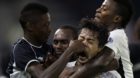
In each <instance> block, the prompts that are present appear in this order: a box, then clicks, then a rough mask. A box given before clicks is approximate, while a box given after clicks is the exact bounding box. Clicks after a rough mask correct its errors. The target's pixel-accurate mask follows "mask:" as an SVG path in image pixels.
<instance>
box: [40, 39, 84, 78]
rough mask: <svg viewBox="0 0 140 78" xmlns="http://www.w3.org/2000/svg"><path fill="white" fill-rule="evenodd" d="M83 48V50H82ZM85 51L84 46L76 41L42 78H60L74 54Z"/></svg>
mask: <svg viewBox="0 0 140 78" xmlns="http://www.w3.org/2000/svg"><path fill="white" fill-rule="evenodd" d="M81 48H82V49H81ZM83 50H84V45H83V44H82V43H81V42H80V41H78V40H75V41H73V42H71V43H70V46H69V47H68V48H67V49H66V51H65V52H64V53H63V54H62V55H61V56H60V58H59V59H58V60H57V61H55V62H54V63H53V64H52V65H51V66H50V67H49V68H47V69H46V70H45V71H44V72H43V74H42V76H41V77H40V78H58V76H59V75H60V73H61V72H62V71H63V69H64V68H65V66H66V64H67V62H68V61H69V59H70V58H71V56H72V54H73V53H74V52H79V51H83Z"/></svg>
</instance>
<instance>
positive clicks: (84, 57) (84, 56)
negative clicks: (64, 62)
mask: <svg viewBox="0 0 140 78" xmlns="http://www.w3.org/2000/svg"><path fill="white" fill-rule="evenodd" d="M78 56H79V57H78V61H79V63H81V64H84V63H86V62H88V60H89V59H88V56H87V54H86V52H81V53H79V55H78Z"/></svg>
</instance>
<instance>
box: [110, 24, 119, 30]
mask: <svg viewBox="0 0 140 78" xmlns="http://www.w3.org/2000/svg"><path fill="white" fill-rule="evenodd" d="M120 26H121V25H120V24H111V25H109V27H108V30H109V31H113V30H114V29H117V28H119V27H120Z"/></svg>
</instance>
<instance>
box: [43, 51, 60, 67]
mask: <svg viewBox="0 0 140 78" xmlns="http://www.w3.org/2000/svg"><path fill="white" fill-rule="evenodd" d="M57 59H58V58H57V56H56V55H53V54H51V53H48V55H47V57H46V59H45V63H44V66H45V67H48V66H50V65H51V64H52V63H54V62H55V61H56V60H57Z"/></svg>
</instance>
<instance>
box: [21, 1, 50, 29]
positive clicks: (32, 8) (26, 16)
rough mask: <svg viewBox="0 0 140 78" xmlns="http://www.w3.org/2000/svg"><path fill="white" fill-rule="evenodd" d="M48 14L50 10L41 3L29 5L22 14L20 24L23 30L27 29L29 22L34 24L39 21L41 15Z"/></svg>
mask: <svg viewBox="0 0 140 78" xmlns="http://www.w3.org/2000/svg"><path fill="white" fill-rule="evenodd" d="M46 13H48V8H47V7H46V6H44V5H42V4H39V3H29V4H27V5H25V7H24V8H23V9H22V11H21V13H20V18H19V21H20V24H21V26H22V28H23V29H25V28H26V24H27V22H34V23H36V21H38V17H39V16H40V15H43V14H46Z"/></svg>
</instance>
